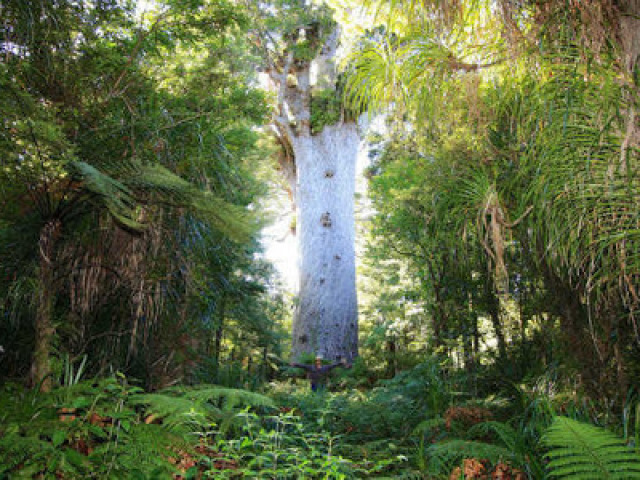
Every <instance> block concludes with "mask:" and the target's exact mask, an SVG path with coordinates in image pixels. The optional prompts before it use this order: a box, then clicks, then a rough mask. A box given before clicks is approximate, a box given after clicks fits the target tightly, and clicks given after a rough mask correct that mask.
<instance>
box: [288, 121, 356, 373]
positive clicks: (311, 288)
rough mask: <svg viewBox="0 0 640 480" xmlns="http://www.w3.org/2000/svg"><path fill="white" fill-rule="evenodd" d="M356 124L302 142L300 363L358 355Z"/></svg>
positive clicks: (298, 148) (296, 331) (296, 339)
mask: <svg viewBox="0 0 640 480" xmlns="http://www.w3.org/2000/svg"><path fill="white" fill-rule="evenodd" d="M359 143H360V136H359V134H358V131H357V127H356V125H355V123H340V124H337V125H331V126H326V127H325V128H324V129H323V131H322V132H321V133H320V134H318V135H316V136H308V137H306V138H305V137H302V138H300V137H298V138H297V139H295V141H294V142H293V146H294V152H295V154H296V167H297V168H296V173H297V188H296V191H297V201H296V203H297V210H298V222H297V229H298V254H299V288H300V291H299V294H298V295H299V296H298V300H299V301H298V308H297V310H296V315H295V318H294V323H293V343H292V353H293V357H294V358H299V357H300V356H301V355H302V354H305V353H311V354H314V355H318V354H319V355H322V356H323V357H325V358H326V359H331V360H335V359H339V358H346V359H347V360H348V361H352V360H353V359H354V358H355V357H356V356H357V354H358V309H357V298H356V277H355V247H354V242H355V220H354V194H355V166H356V156H357V153H358V146H359Z"/></svg>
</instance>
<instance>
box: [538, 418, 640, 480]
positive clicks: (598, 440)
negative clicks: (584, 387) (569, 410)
mask: <svg viewBox="0 0 640 480" xmlns="http://www.w3.org/2000/svg"><path fill="white" fill-rule="evenodd" d="M543 444H544V445H545V446H547V447H548V448H549V449H550V450H549V452H548V453H547V457H548V458H549V460H550V461H549V464H548V465H547V469H548V472H549V476H550V477H558V478H564V479H571V480H590V479H593V480H603V479H620V480H622V479H627V480H629V479H640V457H639V456H638V455H637V454H636V453H634V451H633V450H631V449H630V448H628V447H627V446H626V445H625V444H624V442H623V441H622V439H620V438H619V437H617V436H616V435H614V434H613V433H611V432H608V431H606V430H604V429H602V428H598V427H595V426H593V425H589V424H586V423H581V422H578V421H576V420H572V419H570V418H566V417H556V418H555V419H554V421H553V423H552V424H551V427H549V429H548V430H547V432H546V433H545V435H544V437H543Z"/></svg>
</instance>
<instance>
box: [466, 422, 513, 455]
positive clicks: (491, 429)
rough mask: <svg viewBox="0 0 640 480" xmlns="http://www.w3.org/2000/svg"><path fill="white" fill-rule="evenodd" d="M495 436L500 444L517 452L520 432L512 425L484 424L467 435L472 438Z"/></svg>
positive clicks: (473, 428)
mask: <svg viewBox="0 0 640 480" xmlns="http://www.w3.org/2000/svg"><path fill="white" fill-rule="evenodd" d="M491 434H493V435H495V436H497V437H498V439H499V440H500V442H501V443H502V444H503V445H504V446H505V447H506V448H508V449H510V450H511V451H516V448H517V443H518V432H516V430H515V429H514V428H513V427H511V426H510V425H508V424H506V423H502V422H482V423H478V424H477V425H474V426H473V427H471V428H470V429H469V431H468V432H467V435H468V436H469V437H470V438H481V437H486V436H488V435H491Z"/></svg>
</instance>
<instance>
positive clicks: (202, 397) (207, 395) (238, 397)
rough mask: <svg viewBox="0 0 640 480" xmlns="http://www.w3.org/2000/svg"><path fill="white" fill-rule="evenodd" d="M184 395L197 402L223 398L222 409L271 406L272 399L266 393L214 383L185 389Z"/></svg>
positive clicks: (272, 404) (272, 403)
mask: <svg viewBox="0 0 640 480" xmlns="http://www.w3.org/2000/svg"><path fill="white" fill-rule="evenodd" d="M184 392H185V396H186V397H187V398H190V399H192V400H194V401H198V402H205V401H209V402H215V401H219V400H224V404H223V409H224V410H231V409H232V408H234V407H236V406H243V407H245V406H246V407H273V406H274V405H275V404H274V401H273V400H272V399H271V398H269V397H267V396H266V395H261V394H259V393H255V392H250V391H249V390H243V389H240V388H227V387H219V386H216V385H203V386H200V387H196V388H189V389H185V390H184Z"/></svg>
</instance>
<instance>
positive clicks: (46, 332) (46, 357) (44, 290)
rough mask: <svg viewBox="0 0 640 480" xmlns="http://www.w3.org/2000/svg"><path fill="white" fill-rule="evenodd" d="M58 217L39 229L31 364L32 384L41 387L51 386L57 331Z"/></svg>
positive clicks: (45, 388)
mask: <svg viewBox="0 0 640 480" xmlns="http://www.w3.org/2000/svg"><path fill="white" fill-rule="evenodd" d="M61 227H62V225H61V223H60V221H59V220H49V221H48V222H47V223H45V225H44V226H43V227H42V229H41V230H40V239H39V242H38V245H39V247H40V265H39V269H38V299H37V312H36V319H35V346H34V351H33V360H32V364H31V384H32V385H33V386H34V387H36V386H38V385H39V386H40V390H42V391H43V392H48V391H50V390H51V385H52V378H51V373H52V372H51V349H52V347H53V339H54V336H55V333H56V330H55V326H54V324H53V307H54V300H55V296H56V286H55V279H54V273H55V264H54V262H55V253H56V242H57V239H58V236H59V235H60V230H61Z"/></svg>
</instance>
